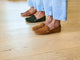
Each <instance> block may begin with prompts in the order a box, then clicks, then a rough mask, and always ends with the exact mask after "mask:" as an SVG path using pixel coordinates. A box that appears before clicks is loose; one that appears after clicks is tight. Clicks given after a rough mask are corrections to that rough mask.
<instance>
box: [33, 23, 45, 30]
mask: <svg viewBox="0 0 80 60" xmlns="http://www.w3.org/2000/svg"><path fill="white" fill-rule="evenodd" d="M43 26H45V24H44V23H41V24H40V25H37V26H35V27H33V28H32V30H34V31H35V30H37V29H39V28H42V27H43Z"/></svg>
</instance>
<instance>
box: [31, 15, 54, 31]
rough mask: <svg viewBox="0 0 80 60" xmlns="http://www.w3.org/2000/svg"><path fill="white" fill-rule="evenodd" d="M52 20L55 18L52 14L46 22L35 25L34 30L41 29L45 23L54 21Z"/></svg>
mask: <svg viewBox="0 0 80 60" xmlns="http://www.w3.org/2000/svg"><path fill="white" fill-rule="evenodd" d="M52 20H53V18H52V16H48V17H47V19H46V21H45V22H43V23H41V24H40V25H37V26H34V27H33V28H32V30H34V31H35V30H37V29H39V28H42V27H44V26H45V25H48V24H50V23H51V22H52Z"/></svg>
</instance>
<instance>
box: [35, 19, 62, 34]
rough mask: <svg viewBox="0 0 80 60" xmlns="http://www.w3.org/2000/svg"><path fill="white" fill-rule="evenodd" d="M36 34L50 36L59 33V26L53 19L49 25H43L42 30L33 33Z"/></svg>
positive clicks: (58, 22) (57, 21)
mask: <svg viewBox="0 0 80 60" xmlns="http://www.w3.org/2000/svg"><path fill="white" fill-rule="evenodd" d="M34 32H35V33H36V34H40V35H42V34H51V33H59V32H61V25H60V21H59V20H55V19H53V21H52V22H51V23H50V24H49V25H45V26H43V27H42V28H39V29H37V30H35V31H34Z"/></svg>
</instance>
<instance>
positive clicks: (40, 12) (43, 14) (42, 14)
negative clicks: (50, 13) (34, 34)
mask: <svg viewBox="0 0 80 60" xmlns="http://www.w3.org/2000/svg"><path fill="white" fill-rule="evenodd" d="M34 16H35V17H36V19H40V18H42V17H44V16H45V12H44V11H37V12H36V13H35V14H34Z"/></svg>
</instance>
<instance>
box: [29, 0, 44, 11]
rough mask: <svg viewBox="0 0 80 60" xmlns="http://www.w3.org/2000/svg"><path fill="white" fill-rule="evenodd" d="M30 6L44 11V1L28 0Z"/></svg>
mask: <svg viewBox="0 0 80 60" xmlns="http://www.w3.org/2000/svg"><path fill="white" fill-rule="evenodd" d="M28 5H29V6H32V7H34V8H35V9H37V11H44V6H43V0H28Z"/></svg>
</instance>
